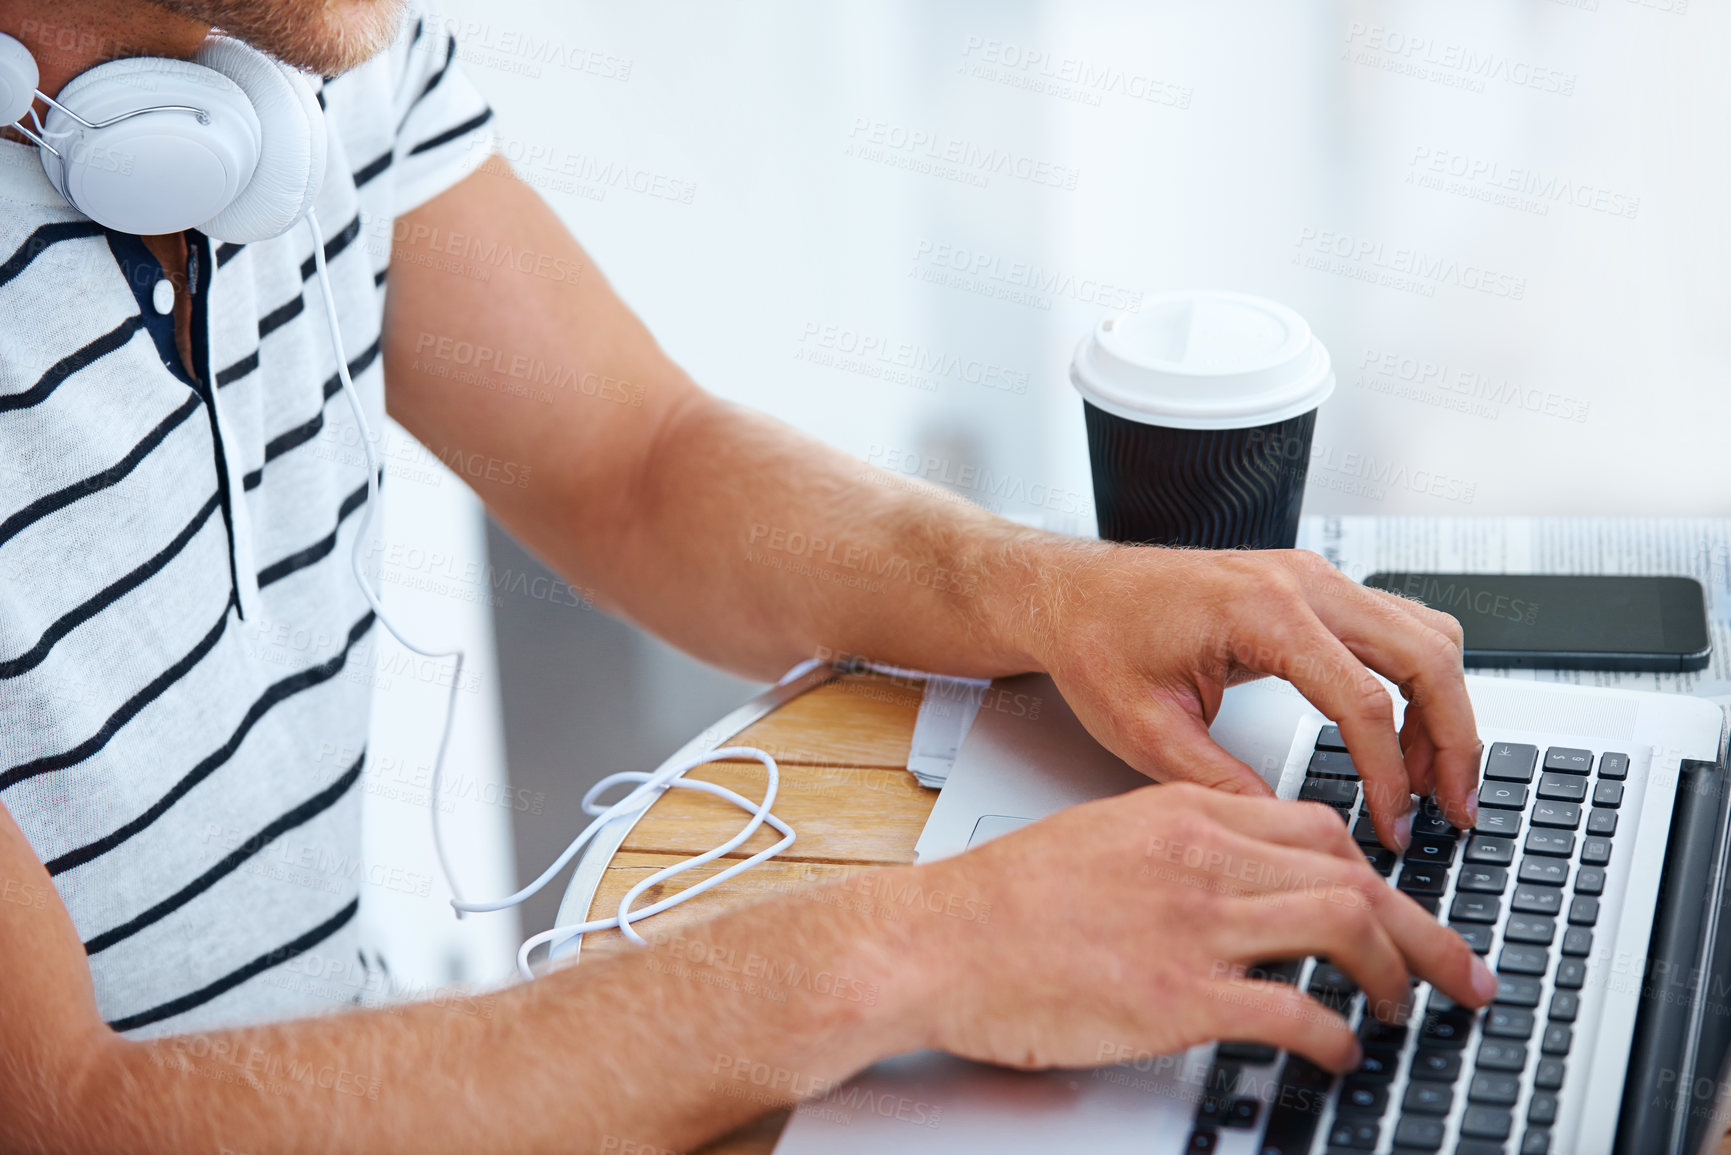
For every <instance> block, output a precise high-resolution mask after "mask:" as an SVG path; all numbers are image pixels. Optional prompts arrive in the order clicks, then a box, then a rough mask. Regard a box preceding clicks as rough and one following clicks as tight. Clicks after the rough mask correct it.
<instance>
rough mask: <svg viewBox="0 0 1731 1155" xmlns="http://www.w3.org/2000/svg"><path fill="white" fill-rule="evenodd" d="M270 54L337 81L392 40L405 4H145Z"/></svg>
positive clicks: (335, 0) (308, 0) (286, 0)
mask: <svg viewBox="0 0 1731 1155" xmlns="http://www.w3.org/2000/svg"><path fill="white" fill-rule="evenodd" d="M149 2H150V3H152V4H154V5H155V6H156V7H158V8H162V9H165V10H167V11H169V12H173V13H175V14H176V15H180V16H186V17H190V18H191V19H194V20H198V21H201V22H203V23H205V24H209V25H211V26H212V27H213V28H217V29H220V30H221V31H222V32H223V33H225V34H226V35H229V36H233V37H234V38H235V39H237V40H243V41H245V42H246V43H248V44H250V45H252V46H253V47H254V48H257V49H259V50H261V51H264V52H268V53H270V54H271V55H272V56H274V57H276V58H277V59H278V60H281V61H282V62H283V63H284V64H287V65H290V66H291V67H294V68H303V69H306V70H308V71H310V72H316V73H318V74H319V75H321V76H337V75H340V74H342V73H344V72H347V71H348V70H349V69H351V68H354V67H355V66H356V65H358V64H361V63H362V62H364V61H367V60H370V59H371V58H372V57H374V56H376V55H378V54H379V53H380V52H382V51H384V49H385V48H386V47H387V46H389V45H390V43H391V41H393V40H394V39H396V35H397V29H398V28H399V27H400V26H401V24H402V19H403V7H404V3H405V0H149Z"/></svg>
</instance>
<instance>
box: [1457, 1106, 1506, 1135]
mask: <svg viewBox="0 0 1731 1155" xmlns="http://www.w3.org/2000/svg"><path fill="white" fill-rule="evenodd" d="M1514 1125H1515V1120H1514V1116H1512V1115H1511V1114H1509V1112H1508V1111H1506V1110H1504V1109H1503V1108H1501V1107H1468V1108H1467V1112H1466V1114H1465V1115H1462V1116H1461V1137H1462V1138H1465V1139H1507V1138H1508V1137H1509V1132H1510V1131H1511V1130H1512V1129H1513V1128H1514Z"/></svg>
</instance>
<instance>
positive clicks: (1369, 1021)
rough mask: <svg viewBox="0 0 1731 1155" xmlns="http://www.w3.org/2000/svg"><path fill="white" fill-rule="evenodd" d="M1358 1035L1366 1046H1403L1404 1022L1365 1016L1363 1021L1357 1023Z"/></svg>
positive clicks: (1404, 1037)
mask: <svg viewBox="0 0 1731 1155" xmlns="http://www.w3.org/2000/svg"><path fill="white" fill-rule="evenodd" d="M1358 1037H1359V1038H1360V1039H1361V1040H1363V1042H1364V1045H1365V1046H1367V1047H1369V1046H1373V1045H1374V1046H1378V1047H1395V1048H1399V1047H1404V1046H1405V1045H1406V1024H1405V1023H1385V1022H1383V1021H1382V1020H1381V1019H1378V1018H1374V1017H1369V1016H1367V1017H1366V1018H1365V1020H1364V1022H1362V1023H1360V1024H1358Z"/></svg>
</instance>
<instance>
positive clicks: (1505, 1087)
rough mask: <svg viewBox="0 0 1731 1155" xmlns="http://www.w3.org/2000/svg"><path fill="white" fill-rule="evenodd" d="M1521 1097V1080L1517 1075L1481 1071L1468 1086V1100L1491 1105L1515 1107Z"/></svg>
mask: <svg viewBox="0 0 1731 1155" xmlns="http://www.w3.org/2000/svg"><path fill="white" fill-rule="evenodd" d="M1520 1097H1521V1080H1520V1079H1519V1077H1517V1076H1515V1075H1499V1074H1497V1073H1496V1072H1495V1071H1480V1072H1479V1073H1478V1074H1476V1075H1474V1076H1473V1081H1472V1082H1471V1083H1470V1084H1468V1086H1467V1102H1469V1103H1484V1104H1486V1105H1488V1106H1491V1107H1513V1106H1514V1105H1515V1100H1516V1099H1519V1098H1520Z"/></svg>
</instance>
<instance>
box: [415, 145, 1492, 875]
mask: <svg viewBox="0 0 1731 1155" xmlns="http://www.w3.org/2000/svg"><path fill="white" fill-rule="evenodd" d="M395 237H396V241H395V245H394V248H393V257H392V267H391V272H390V292H389V294H388V297H387V305H386V311H387V316H386V324H385V345H384V348H385V367H386V379H387V381H388V389H389V404H390V409H391V412H392V413H393V414H394V415H395V416H396V417H397V418H398V420H400V421H401V422H402V423H403V424H404V425H405V426H407V427H408V429H409V430H410V431H411V432H413V433H414V434H415V435H416V436H417V437H419V438H420V439H421V441H422V442H424V443H425V444H426V445H427V446H428V447H429V448H431V449H432V450H433V452H435V453H436V454H438V455H439V456H440V457H441V458H442V459H444V460H446V461H448V462H451V463H453V464H454V465H456V466H457V467H458V471H459V472H460V473H462V474H463V475H464V476H465V478H466V479H468V480H469V481H470V482H471V484H473V485H474V486H475V488H476V489H477V490H478V491H479V493H480V494H481V496H482V497H483V498H484V499H485V500H486V502H487V504H488V506H489V507H490V508H491V509H492V510H493V511H494V513H495V514H496V515H497V516H498V517H499V519H500V520H501V521H502V522H503V523H504V524H505V525H506V526H507V527H509V528H510V529H511V531H512V532H513V533H515V534H516V535H517V536H518V537H519V538H521V539H522V540H523V541H525V542H526V543H527V544H528V545H529V546H530V547H531V548H533V549H534V550H535V551H536V552H537V553H538V554H540V556H541V557H543V558H544V559H546V560H547V561H548V562H549V563H550V564H551V565H553V566H554V567H555V568H557V569H558V570H560V571H561V572H562V573H564V574H565V575H566V576H567V577H568V578H570V580H571V581H572V582H573V584H575V585H577V586H578V587H580V588H581V589H582V590H583V591H584V592H585V593H586V594H588V595H589V596H591V597H592V599H593V600H597V601H599V602H601V603H602V604H603V605H606V606H609V607H611V608H614V609H616V610H619V611H621V612H623V613H625V614H626V615H628V616H630V617H632V618H634V619H635V620H637V621H638V622H640V623H642V624H643V625H645V626H647V627H648V628H649V629H651V630H653V631H655V632H656V633H658V634H660V635H661V636H663V637H665V638H667V639H668V640H669V641H671V642H673V643H675V644H676V645H678V646H680V647H682V648H683V649H685V650H687V651H689V652H691V653H694V654H696V655H698V656H700V657H702V658H705V659H707V660H709V661H712V662H715V663H717V664H720V665H724V666H728V667H730V668H733V669H736V670H740V671H743V672H746V673H749V674H753V675H756V676H758V677H774V676H776V675H778V674H780V673H781V672H782V671H784V670H785V669H787V667H788V666H789V665H791V664H792V663H794V662H796V661H798V660H800V659H802V658H807V657H811V656H813V655H814V654H817V653H821V652H841V653H855V654H868V655H870V656H872V657H873V658H875V659H878V660H882V661H888V662H892V663H895V664H899V665H905V666H912V667H916V668H921V669H931V670H938V671H942V672H945V673H951V674H969V675H979V676H991V675H998V674H1008V673H1018V672H1023V671H1028V670H1045V671H1047V672H1049V673H1051V674H1052V675H1053V677H1054V678H1055V680H1056V681H1057V684H1058V686H1059V688H1060V689H1061V690H1062V691H1063V693H1064V696H1065V697H1066V699H1068V700H1069V701H1070V702H1071V704H1072V705H1073V706H1074V707H1075V709H1076V711H1077V713H1078V715H1079V716H1080V717H1081V719H1082V721H1083V722H1084V723H1085V724H1087V726H1088V728H1089V729H1090V730H1091V731H1092V732H1093V733H1094V735H1095V736H1096V737H1097V738H1099V739H1100V740H1101V741H1102V742H1103V743H1104V744H1105V745H1107V746H1108V747H1110V748H1111V749H1112V750H1113V751H1114V752H1115V753H1117V754H1118V755H1119V756H1121V757H1123V758H1124V759H1125V760H1126V761H1128V762H1129V763H1130V764H1131V765H1133V766H1135V767H1137V768H1138V769H1140V770H1142V771H1143V772H1145V773H1147V774H1149V775H1150V776H1152V777H1155V778H1161V779H1167V778H1174V777H1181V778H1187V779H1191V780H1195V781H1201V782H1205V783H1209V784H1213V785H1221V786H1226V787H1228V788H1230V789H1234V790H1239V791H1244V792H1250V793H1263V794H1266V793H1268V792H1269V791H1268V787H1267V786H1266V784H1264V782H1263V781H1262V779H1261V778H1259V777H1258V776H1257V775H1256V774H1255V772H1253V771H1252V770H1251V769H1250V768H1249V767H1247V766H1245V765H1243V764H1242V763H1240V762H1238V761H1237V760H1236V759H1234V758H1232V757H1231V756H1230V755H1228V754H1227V753H1226V752H1225V751H1224V750H1222V749H1221V748H1220V747H1219V746H1217V745H1216V744H1215V743H1214V742H1213V741H1212V740H1211V739H1210V738H1209V736H1208V731H1207V726H1208V723H1209V721H1211V720H1212V718H1213V715H1214V712H1215V711H1216V710H1217V709H1218V707H1219V702H1220V695H1221V693H1222V692H1223V691H1224V690H1225V688H1226V686H1227V685H1229V684H1230V683H1232V682H1234V681H1238V680H1243V679H1244V678H1246V677H1252V676H1257V675H1262V674H1274V675H1278V676H1281V677H1284V678H1287V679H1288V680H1290V681H1291V682H1293V683H1294V684H1295V685H1296V686H1297V687H1298V688H1299V689H1300V690H1301V691H1303V692H1304V694H1305V695H1306V696H1307V697H1309V698H1310V700H1311V701H1312V702H1313V703H1315V704H1316V705H1317V706H1318V707H1319V708H1320V709H1321V710H1322V711H1323V712H1324V713H1326V714H1327V715H1328V716H1329V717H1330V718H1332V719H1334V720H1335V721H1336V722H1338V723H1339V724H1340V726H1341V729H1342V731H1343V733H1344V734H1345V737H1346V740H1347V744H1348V745H1349V747H1350V748H1351V750H1352V752H1353V756H1354V760H1355V762H1356V763H1357V764H1358V766H1359V769H1360V771H1361V773H1362V775H1363V777H1364V779H1365V782H1366V793H1367V798H1368V800H1369V801H1370V803H1371V807H1372V812H1373V816H1374V818H1375V821H1376V826H1377V829H1378V831H1379V832H1380V833H1381V834H1382V836H1383V840H1384V842H1386V843H1388V844H1389V845H1395V846H1404V843H1405V840H1406V837H1407V833H1406V832H1407V829H1408V827H1404V826H1402V825H1401V821H1402V817H1403V816H1404V815H1406V813H1407V810H1408V807H1409V804H1410V794H1412V793H1419V794H1429V793H1431V792H1432V791H1433V790H1435V792H1436V793H1437V795H1438V797H1439V799H1440V800H1441V801H1442V803H1443V805H1444V807H1445V810H1446V811H1447V812H1448V813H1449V814H1450V816H1451V817H1453V818H1454V820H1455V822H1456V824H1457V825H1460V826H1470V825H1472V822H1473V815H1474V813H1475V812H1476V800H1475V798H1474V790H1475V789H1476V786H1477V772H1478V738H1477V733H1476V730H1475V728H1474V726H1473V721H1472V711H1471V707H1470V705H1469V703H1468V701H1467V697H1466V689H1465V684H1464V682H1463V681H1462V678H1461V656H1460V630H1459V627H1458V625H1456V623H1455V622H1454V620H1453V619H1452V618H1449V617H1448V616H1447V615H1445V614H1439V613H1435V612H1433V611H1430V610H1426V609H1424V608H1422V607H1420V606H1417V605H1415V604H1413V603H1410V602H1405V601H1403V600H1401V599H1399V598H1396V597H1393V596H1391V595H1386V594H1382V593H1380V592H1376V591H1370V590H1366V589H1364V588H1363V587H1360V586H1358V585H1356V584H1355V583H1353V582H1352V581H1350V580H1348V579H1346V578H1345V577H1344V576H1342V575H1341V574H1339V573H1338V572H1336V571H1335V570H1334V569H1333V568H1332V567H1330V566H1328V565H1327V564H1326V563H1324V562H1323V561H1322V560H1321V559H1320V558H1318V557H1316V556H1315V555H1312V554H1306V553H1299V552H1297V551H1293V552H1272V551H1271V552H1266V553H1262V554H1248V553H1236V554H1218V553H1202V552H1196V551H1177V550H1152V549H1129V548H1124V547H1119V546H1114V545H1110V544H1105V543H1100V542H1084V541H1077V540H1073V539H1065V538H1060V537H1057V536H1055V535H1052V534H1046V533H1040V532H1036V531H1032V530H1026V529H1022V528H1020V527H1018V526H1016V525H1014V524H1012V523H1010V522H1008V521H1005V520H1004V519H1002V518H998V517H995V516H993V515H991V514H989V513H987V512H985V511H984V510H981V509H979V508H977V507H975V506H973V505H971V504H969V503H967V502H965V501H962V500H960V499H958V498H956V497H954V496H953V495H951V494H948V493H945V492H944V491H942V490H939V489H937V488H936V487H934V486H930V485H926V484H923V483H920V482H917V481H910V480H909V479H907V478H905V477H901V476H897V475H892V474H889V473H885V472H883V471H881V470H877V469H873V468H870V467H868V466H865V465H863V464H861V463H860V462H858V461H855V460H853V459H851V458H848V457H846V456H845V455H843V454H841V453H838V452H836V451H834V450H832V449H829V448H828V447H826V446H823V445H822V444H820V443H818V442H816V441H814V440H813V439H811V438H807V437H804V436H801V435H799V434H797V433H795V432H794V431H792V430H790V429H788V428H787V427H785V426H783V425H780V424H778V423H776V422H774V421H772V420H770V419H768V418H766V417H763V416H761V415H759V414H756V413H752V412H750V411H748V410H745V409H742V408H739V407H737V406H733V405H728V404H725V403H723V402H721V401H718V400H717V399H715V398H713V397H711V396H709V395H708V394H706V393H704V392H703V391H701V390H700V389H698V388H697V387H696V385H694V384H693V383H692V381H691V380H690V379H689V378H688V377H687V376H686V375H685V373H683V372H682V371H681V370H680V369H679V367H678V366H677V365H675V364H674V363H673V362H672V361H671V360H670V359H669V358H668V357H667V356H666V355H665V354H664V353H663V352H662V351H661V349H660V348H659V347H658V346H657V345H656V343H655V341H654V339H653V338H652V337H651V336H650V334H649V332H648V331H647V330H646V329H645V328H644V326H643V324H642V322H640V321H639V320H638V319H637V318H636V317H635V316H634V315H633V314H632V313H631V311H630V310H629V309H628V308H626V307H625V305H624V304H623V303H622V302H621V301H620V300H619V298H618V297H617V296H616V295H615V294H614V293H613V291H612V290H611V288H610V287H609V286H608V285H607V282H606V280H605V279H604V278H603V277H602V275H601V273H600V271H599V270H598V269H596V268H595V266H594V264H593V263H592V262H591V261H590V260H589V258H588V257H587V255H586V254H585V253H584V252H583V250H582V249H581V248H580V247H579V246H578V245H577V242H576V241H575V240H573V239H572V238H571V236H570V234H569V233H568V232H567V231H566V230H565V228H564V227H563V226H562V225H561V224H560V222H559V221H558V219H557V218H556V217H555V216H554V215H553V213H552V212H551V211H550V210H549V209H548V208H547V206H546V205H544V204H543V203H542V202H541V200H540V198H539V197H538V196H537V195H536V194H535V193H534V192H532V191H531V190H530V189H529V188H528V187H527V186H525V185H524V184H522V183H521V182H520V181H518V180H517V179H516V177H515V176H513V175H512V174H511V172H510V170H509V167H508V166H507V165H506V164H505V163H504V162H503V161H502V160H499V159H497V158H495V159H494V160H493V161H490V162H489V163H488V164H487V166H485V167H484V168H483V169H482V170H481V171H479V172H477V173H475V174H474V175H472V176H470V177H469V178H467V179H466V180H464V181H463V182H462V183H460V184H458V185H457V186H456V187H454V188H452V189H451V190H449V191H448V192H446V193H444V194H443V195H441V196H439V197H437V198H435V199H434V200H433V201H432V202H430V203H429V204H427V205H425V206H423V207H422V208H420V209H418V210H416V211H415V212H414V213H411V214H410V215H409V216H408V217H406V218H404V219H403V220H402V221H401V222H399V224H398V227H397V230H396V234H395ZM717 307H726V308H736V309H740V310H744V309H747V308H749V303H748V302H726V303H723V304H721V305H718V306H717ZM1367 666H1368V667H1370V668H1371V669H1375V670H1376V671H1377V672H1379V673H1381V674H1383V675H1384V676H1386V677H1387V678H1388V679H1389V680H1390V681H1392V682H1394V683H1396V684H1397V685H1399V686H1400V687H1401V689H1402V691H1403V693H1405V694H1406V695H1407V696H1408V698H1409V702H1410V707H1409V709H1408V710H1407V714H1406V722H1405V725H1404V727H1403V729H1402V731H1401V732H1400V734H1399V735H1398V736H1397V734H1396V732H1395V730H1394V727H1393V725H1392V721H1391V720H1392V716H1393V712H1392V703H1391V701H1390V699H1389V695H1388V694H1387V692H1386V691H1385V690H1384V689H1383V688H1382V686H1381V684H1380V683H1378V682H1377V680H1376V679H1375V678H1374V677H1372V675H1371V673H1370V670H1369V669H1367V668H1366V667H1367ZM1408 821H1410V820H1408Z"/></svg>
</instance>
